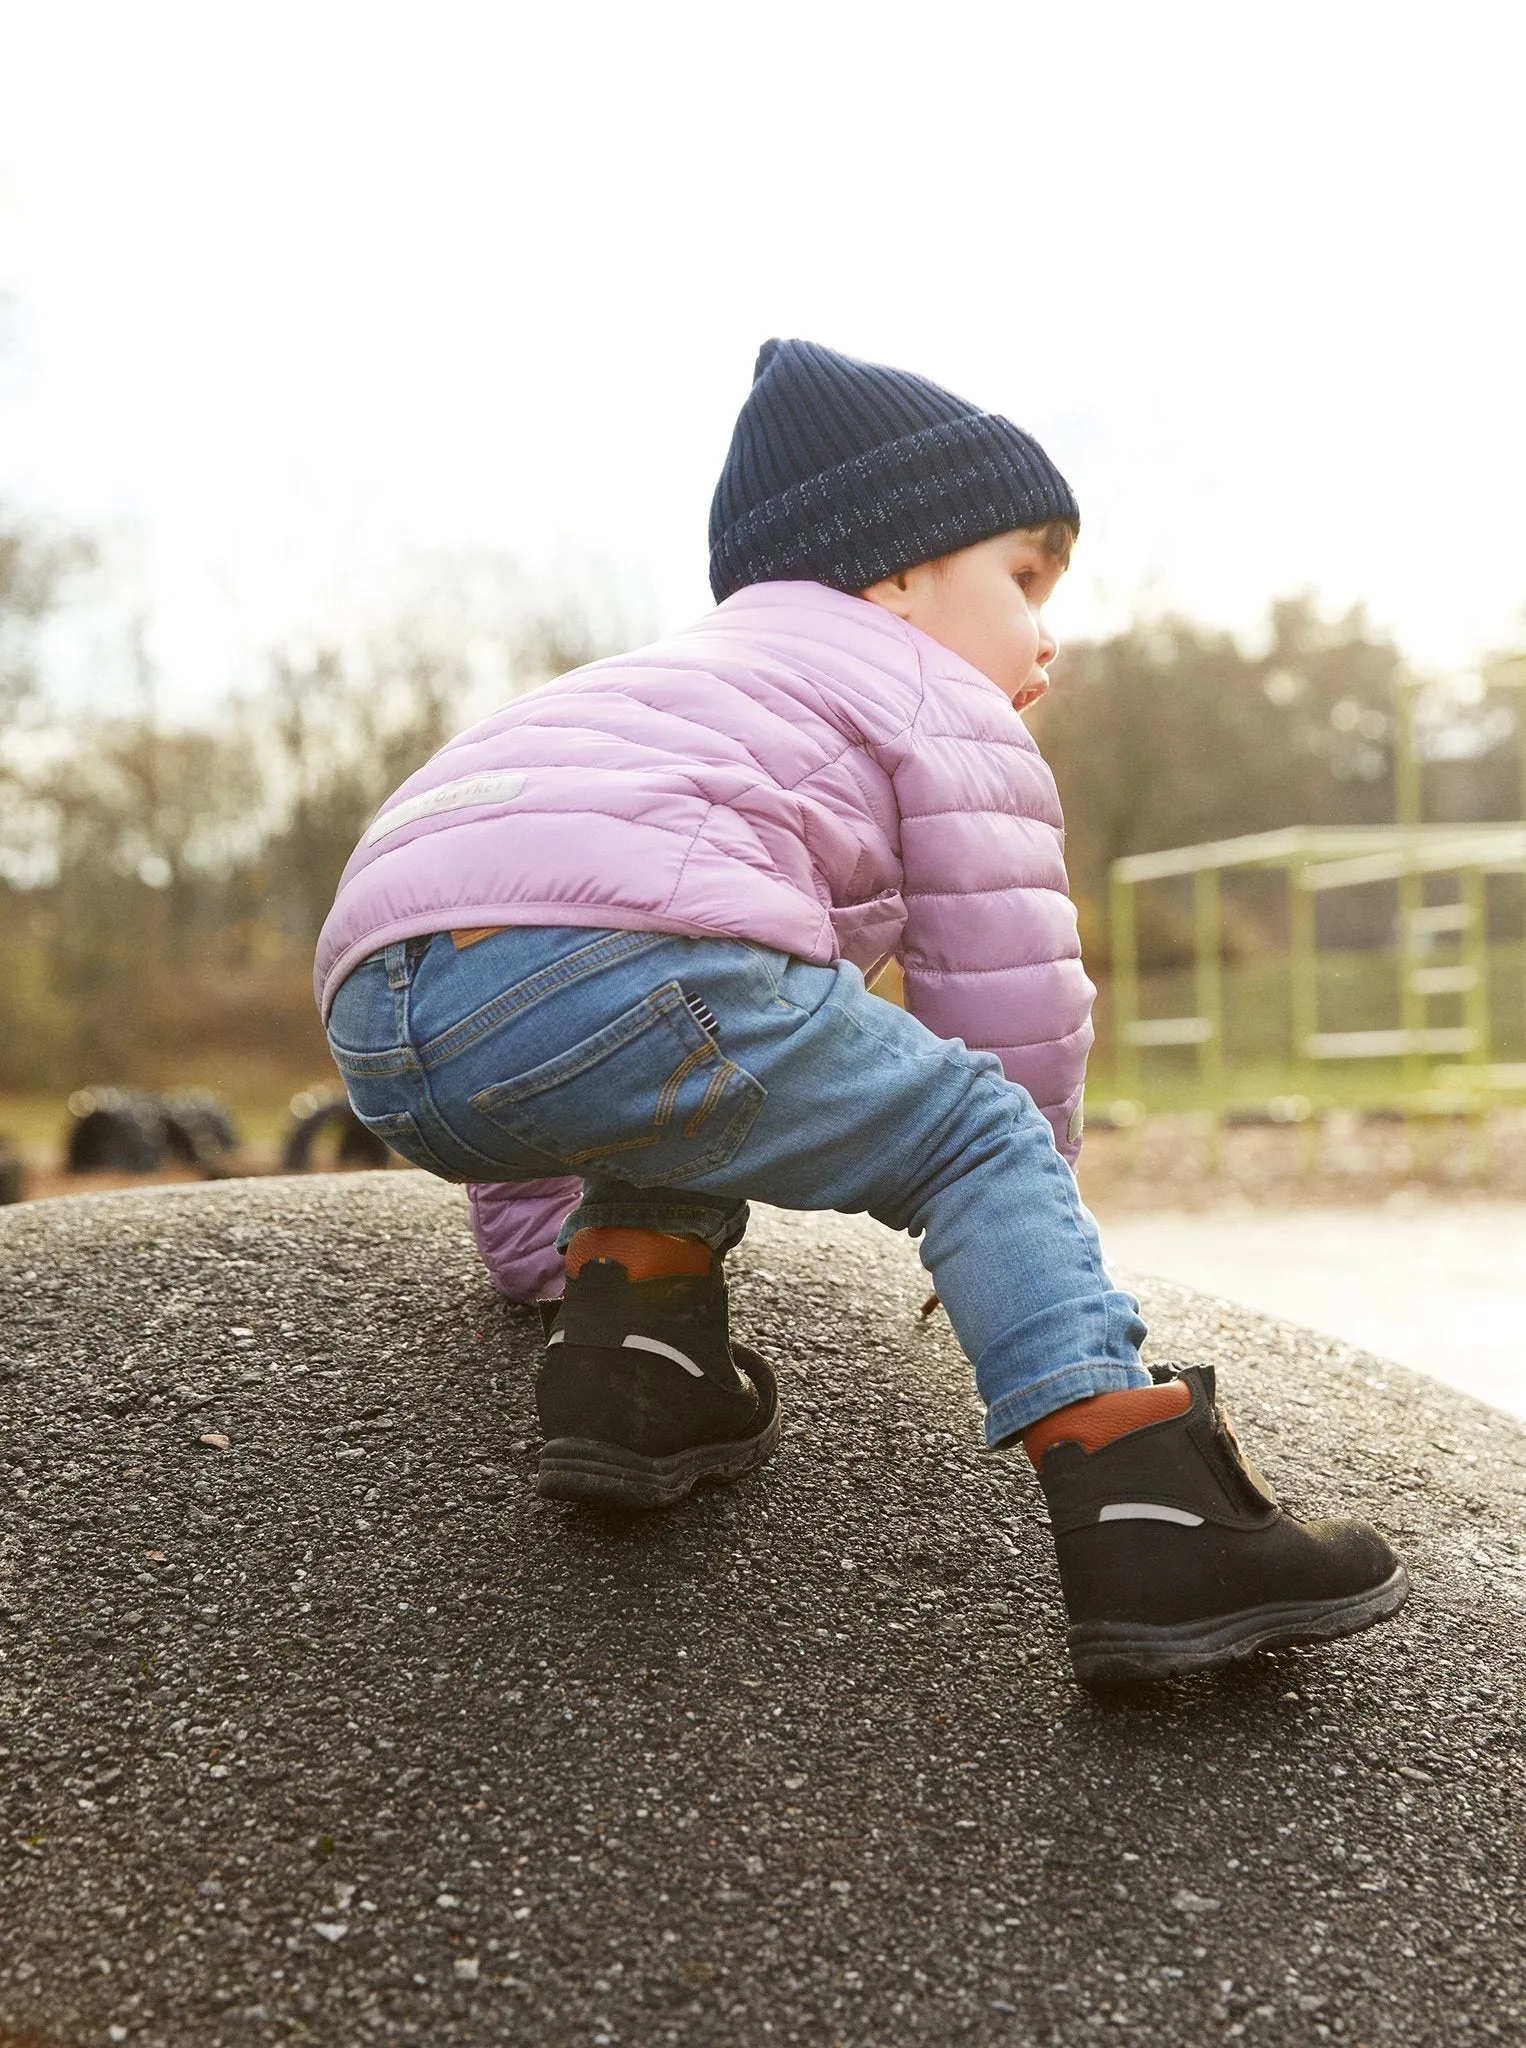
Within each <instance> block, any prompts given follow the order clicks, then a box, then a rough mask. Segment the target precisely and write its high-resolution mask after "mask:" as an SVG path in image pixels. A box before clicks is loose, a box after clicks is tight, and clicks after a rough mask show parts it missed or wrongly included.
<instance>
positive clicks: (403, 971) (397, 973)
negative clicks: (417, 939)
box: [382, 939, 414, 989]
mask: <svg viewBox="0 0 1526 2048" xmlns="http://www.w3.org/2000/svg"><path fill="white" fill-rule="evenodd" d="M382 958H383V960H385V962H386V963H387V986H388V988H390V989H399V988H406V987H407V986H408V984H409V982H410V981H412V979H413V966H414V961H413V955H412V954H411V952H410V950H409V947H408V942H407V941H406V939H396V940H394V941H393V943H392V944H391V945H390V946H388V948H387V950H386V951H385V953H383V955H382Z"/></svg>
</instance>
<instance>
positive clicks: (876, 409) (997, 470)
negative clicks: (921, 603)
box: [710, 340, 1081, 604]
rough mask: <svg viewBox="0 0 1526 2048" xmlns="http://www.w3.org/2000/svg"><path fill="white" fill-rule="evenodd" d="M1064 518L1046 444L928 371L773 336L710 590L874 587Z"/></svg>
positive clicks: (722, 487) (713, 544) (758, 377)
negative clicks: (801, 583)
mask: <svg viewBox="0 0 1526 2048" xmlns="http://www.w3.org/2000/svg"><path fill="white" fill-rule="evenodd" d="M1052 519H1061V520H1063V521H1064V522H1065V524H1066V525H1067V526H1069V527H1071V528H1073V529H1074V530H1075V531H1077V532H1079V530H1080V525H1081V514H1080V512H1079V510H1078V509H1077V506H1076V501H1075V497H1074V495H1073V493H1072V491H1071V488H1070V485H1069V484H1068V483H1066V481H1065V479H1064V477H1062V476H1061V475H1060V472H1059V471H1058V470H1057V469H1056V468H1055V466H1054V464H1053V463H1052V462H1051V461H1050V460H1049V457H1048V456H1047V455H1046V454H1045V453H1044V451H1043V449H1042V448H1041V447H1040V446H1039V444H1038V442H1037V441H1035V440H1034V439H1033V437H1032V436H1031V435H1030V434H1025V433H1024V432H1023V430H1022V428H1021V427H1015V426H1013V424H1012V422H1011V421H1010V420H1006V419H1003V418H1002V417H1001V415H1000V414H999V413H994V412H980V411H978V410H977V408H976V407H975V406H973V405H969V404H967V403H966V402H965V400H964V399H962V398H955V397H954V396H953V394H952V393H951V392H948V391H943V390H940V388H939V387H938V386H937V385H936V384H930V383H929V382H928V381H927V379H926V378H925V377H914V376H912V375H911V373H910V372H909V371H906V370H891V369H887V368H886V367H885V366H884V365H883V364H881V363H861V362H859V361H857V360H856V358H854V357H853V356H844V355H839V354H838V352H837V350H836V349H832V348H823V347H821V345H820V344H819V343H817V342H814V341H777V340H776V341H765V342H764V344H763V346H762V348H761V349H760V350H759V352H758V362H757V368H756V369H755V370H754V371H753V385H752V390H751V392H750V393H749V394H748V398H747V403H746V404H745V405H744V406H743V407H742V410H741V412H740V414H739V415H738V417H737V423H736V430H735V432H734V433H733V434H732V437H731V447H730V449H729V450H728V451H727V455H726V465H725V468H724V469H722V471H721V480H720V482H719V483H718V484H717V485H716V487H715V497H714V499H713V501H712V503H711V506H710V588H711V589H712V590H713V591H714V593H715V598H716V602H717V603H718V604H719V603H721V602H722V601H723V600H724V599H725V598H728V597H730V596H731V595H732V593H733V592H734V591H737V590H742V589H744V588H745V587H746V586H747V585H748V584H749V583H768V582H772V581H774V580H776V579H780V580H783V579H792V578H800V579H802V580H805V581H809V582H813V583H827V584H830V585H831V586H832V588H833V589H835V590H865V589H867V588H868V586H869V585H870V584H871V583H878V582H879V580H880V579H881V577H884V576H894V575H895V574H896V573H897V572H898V571H899V570H901V569H910V568H912V567H913V566H914V565H915V564H916V563H918V562H929V561H931V560H932V559H933V558H934V556H936V555H947V554H951V553H952V552H953V551H954V549H955V548H965V547H969V546H971V545H972V544H973V543H974V542H975V541H978V540H988V539H989V538H990V537H991V536H992V535H993V534H997V533H1008V532H1010V531H1011V530H1012V528H1013V527H1017V526H1046V525H1048V523H1049V521H1050V520H1052Z"/></svg>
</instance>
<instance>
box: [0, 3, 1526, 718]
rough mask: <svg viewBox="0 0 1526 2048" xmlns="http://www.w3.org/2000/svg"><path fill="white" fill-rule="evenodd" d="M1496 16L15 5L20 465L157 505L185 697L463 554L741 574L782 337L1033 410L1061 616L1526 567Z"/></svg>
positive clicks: (7, 139)
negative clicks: (772, 339)
mask: <svg viewBox="0 0 1526 2048" xmlns="http://www.w3.org/2000/svg"><path fill="white" fill-rule="evenodd" d="M1518 18H1519V10H1518V9H1516V8H1513V7H1508V6H1505V5H1503V4H1500V0H1482V4H1479V0H1453V4H1451V5H1449V6H1448V7H1446V8H1444V9H1438V8H1436V7H1434V6H1433V5H1415V4H1410V0H1381V4H1367V0H1318V4H1315V5H1308V4H1304V0H1282V4H1278V5H1275V6H1272V5H1267V4H1264V0H1247V4H1241V5H1235V4H1226V0H1212V4H1208V5H1198V4H1191V0H1160V4H1157V5H1152V6H1149V7H1145V6H1141V5H1139V4H1137V0H1122V4H1114V0H1064V4H1058V0H1048V4H1046V5H1044V6H1042V7H1035V6H1028V5H1025V4H1021V0H1003V4H999V5H994V6H989V7H987V6H979V5H963V4H960V0H943V4H940V5H936V6H934V5H929V4H923V5H919V6H908V5H904V4H900V0H872V4H858V0H852V4H845V0H807V4H799V0H771V4H770V5H768V6H766V7H759V6H746V7H742V6H732V5H728V4H726V0H696V4H690V0H649V4H646V5H642V6H632V5H630V4H629V0H622V4H613V5H610V4H602V0H600V4H591V5H590V4H581V5H580V4H576V0H556V4H546V5H536V6H533V7H529V6H523V5H515V4H513V0H480V4H466V0H456V4H452V0H431V4H430V5H429V6H427V7H425V6H420V5H417V4H414V5H411V6H408V7H402V6H397V5H389V4H386V0H363V4H360V0H300V4H298V5H288V4H285V0H261V4H260V5H258V6H254V5H250V4H247V0H218V4H216V5H212V6H208V5H207V4H206V0H196V4H191V5H166V4H156V0H134V4H133V5H131V6H123V5H121V4H119V0H98V4H89V0H48V4H46V5H38V4H36V0H0V52H3V56H0V289H8V290H9V291H10V293H11V295H12V297H13V301H14V306H13V323H12V324H13V326H14V328H15V330H16V339H17V343H18V347H17V350H16V351H15V352H14V354H13V359H12V361H11V364H10V366H9V368H8V370H7V371H6V375H5V382H4V403H3V404H0V498H9V499H12V500H22V501H24V502H29V503H31V504H34V505H42V506H46V507H49V508H52V509H54V510H57V511H60V512H62V513H64V514H66V515H70V516H75V517H81V518H85V519H91V520H102V521H108V522H110V523H111V524H112V525H113V526H115V527H118V528H123V527H125V528H128V529H131V530H133V531H135V532H136V533H137V534H138V535H139V536H140V544H139V545H140V552H141V556H142V560H143V564H144V567H143V574H144V578H145V582H146V586H147V593H148V598H149V602H150V607H151V617H152V638H153V644H154V647H155V649H156V651H157V653H158V654H159V656H160V658H161V660H162V661H163V663H164V664H165V667H166V670H167V673H168V678H169V682H170V685H171V695H172V697H173V699H174V701H175V702H177V703H179V704H182V705H184V706H185V707H186V708H188V709H189V708H192V707H193V706H195V705H196V704H198V703H205V702H208V701H210V699H211V698H213V697H214V696H215V695H216V694H217V693H218V692H219V691H220V690H222V689H223V688H225V687H226V686H227V685H228V683H229V682H230V681H231V680H234V679H235V676H236V673H237V670H238V667H239V663H240V660H241V659H245V660H246V659H247V654H244V655H242V656H241V653H240V650H241V649H244V650H247V648H248V647H249V646H250V645H251V644H253V643H255V642H257V641H258V640H260V639H261V638H263V637H268V636H269V635H272V634H276V633H280V632H282V631H285V630H289V629H291V628H292V627H293V626H294V625H296V624H298V623H300V622H301V621H303V620H310V619H311V618H312V617H313V616H314V615H315V613H316V612H317V611H318V610H319V609H320V608H321V606H322V605H323V604H324V603H325V602H326V601H327V600H328V598H329V596H330V595H331V594H332V593H333V592H334V591H335V590H336V589H338V588H340V587H341V586H344V585H345V584H347V583H350V584H353V583H354V581H355V579H357V578H360V579H365V578H368V577H370V578H374V577H375V576H376V575H377V573H378V571H379V570H380V569H382V568H383V567H384V565H386V564H388V563H390V562H392V561H393V560H395V559H396V557H397V555H398V553H399V551H400V550H403V549H406V548H408V547H410V546H414V545H423V546H436V545H443V546H448V547H455V546H468V547H478V546H488V547H497V546H501V547H507V548H511V549H516V550H524V551H530V552H531V553H533V554H535V555H537V556H540V555H544V554H547V553H549V552H550V551H553V550H555V549H556V548H558V547H566V546H570V547H572V548H573V549H575V550H577V551H578V552H580V553H588V554H592V555H595V556H604V557H608V558H610V559H612V560H615V561H618V562H620V563H622V564H626V565H629V566H630V567H631V568H632V569H633V570H634V571H635V572H637V574H638V575H640V576H642V577H644V578H645V580H646V581H647V582H648V584H649V585H650V587H651V590H652V593H653V610H654V612H655V622H656V623H657V624H659V625H667V624H676V623H678V622H679V621H681V620H682V619H683V618H685V617H686V616H688V615H690V614H692V613H693V612H695V611H697V610H699V609H701V608H702V607H703V606H704V605H705V604H706V603H707V602H708V595H707V589H706V584H705V520H706V514H707V510H708V505H709V498H710V492H711V489H712V487H713V483H714V478H715V474H716V471H717V468H718V466H719V463H720V460H721V457H722V455H723V452H724V450H725V446H726V442H727V438H728V435H729V432H730V428H731V422H732V419H733V418H734V416H735V412H736V408H737V406H738V405H739V404H740V402H741V400H742V398H743V396H744V394H745V392H746V389H747V384H748V381H749V378H750V374H751V368H752V361H753V356H754V353H755V351H756V348H757V345H758V343H759V341H760V340H762V339H763V338H764V337H765V336H767V335H769V334H776V333H783V334H804V335H808V336H811V337H812V338H814V339H817V340H821V341H826V342H830V343H832V344H833V345H834V346H837V347H840V348H844V349H847V350H849V351H851V352H853V353H855V354H859V355H868V356H872V357H877V358H880V359H882V360H885V361H889V362H894V363H898V364H901V365H904V366H907V367H910V368H913V369H916V370H920V371H922V372H924V373H925V374H927V375H929V376H932V377H934V378H935V379H937V380H938V381H939V382H940V383H943V384H946V385H948V386H950V387H951V388H952V389H954V390H956V391H958V392H961V393H963V394H964V395H966V396H968V397H971V398H973V399H975V400H977V401H978V402H980V403H982V404H984V405H987V406H989V407H991V408H993V409H996V410H1000V411H1004V412H1007V413H1009V414H1010V415H1011V416H1012V417H1013V418H1015V419H1017V420H1018V421H1019V422H1021V423H1022V424H1023V425H1025V426H1027V427H1028V428H1030V429H1031V430H1033V431H1034V432H1036V433H1037V434H1038V435H1039V436H1040V438H1041V439H1042V440H1043V441H1044V443H1045V444H1046V446H1047V447H1048V448H1049V449H1050V451H1051V453H1052V454H1053V455H1054V456H1055V458H1056V460H1057V461H1058V462H1059V464H1060V466H1061V467H1062V468H1063V469H1064V470H1065V471H1066V472H1067V474H1068V475H1069V476H1070V478H1071V480H1072V482H1073V483H1074V484H1075V486H1076V489H1077V492H1078V495H1079V497H1080V500H1081V505H1082V511H1083V515H1084V522H1085V532H1084V536H1083V543H1082V548H1081V550H1080V552H1079V554H1078V557H1077V565H1076V569H1075V571H1074V573H1073V575H1072V578H1071V579H1070V587H1069V588H1068V589H1067V590H1065V591H1064V592H1062V594H1061V597H1060V599H1059V600H1058V601H1057V605H1056V607H1055V609H1054V612H1053V622H1054V623H1055V625H1056V626H1057V628H1058V629H1059V632H1060V634H1061V637H1062V638H1063V637H1064V636H1065V634H1066V633H1067V632H1069V633H1072V634H1074V633H1081V632H1086V631H1089V630H1095V629H1097V628H1098V627H1099V626H1102V625H1105V624H1107V623H1110V622H1112V621H1115V620H1117V619H1119V618H1121V617H1123V616H1125V615H1126V614H1127V612H1128V610H1129V608H1130V607H1131V606H1132V605H1133V604H1134V603H1135V601H1136V599H1137V598H1138V596H1139V594H1140V593H1141V592H1142V591H1145V590H1149V591H1150V592H1151V593H1152V597H1151V602H1152V603H1159V602H1161V601H1162V600H1163V599H1164V600H1167V601H1171V602H1175V603H1179V604H1181V605H1182V606H1185V607H1187V608H1188V609H1190V610H1192V611H1194V612H1196V613H1198V614H1199V615H1201V616H1203V617H1206V618H1209V619H1213V620H1219V621H1223V622H1226V623H1228V624H1230V625H1233V626H1235V627H1236V628H1239V629H1250V628H1252V627H1253V626H1254V624H1255V622H1256V621H1257V619H1258V618H1259V617H1260V616H1261V614H1262V611H1263V608H1264V606H1265V603H1266V600H1267V599H1268V598H1269V597H1271V596H1272V595H1274V594H1277V593H1281V592H1285V591H1287V590H1290V589H1293V588H1297V587H1301V586H1310V585H1312V586H1313V587H1315V588H1317V589H1318V590H1319V591H1320V592H1321V593H1322V594H1323V595H1324V597H1325V598H1326V600H1327V601H1329V602H1330V603H1332V604H1335V603H1345V602H1347V601H1350V600H1352V599H1356V598H1362V599H1365V600H1367V601H1368V602H1369V604H1370V606H1371V608H1372V610H1373V613H1374V615H1375V616H1376V617H1377V619H1378V620H1379V621H1380V622H1382V623H1384V624H1387V625H1389V626H1391V627H1392V628H1393V630H1394V631H1396V632H1397V633H1398V634H1399V636H1400V637H1401V639H1402V640H1403V641H1404V643H1405V644H1406V645H1407V646H1408V648H1409V649H1410V651H1411V652H1412V654H1413V655H1414V656H1415V657H1417V658H1418V659H1420V660H1421V661H1422V662H1424V663H1429V664H1439V665H1445V664H1457V663H1463V662H1466V661H1467V660H1468V659H1469V658H1470V657H1471V656H1474V655H1476V654H1477V653H1478V652H1479V651H1481V650H1482V649H1484V648H1486V647H1487V646H1489V645H1491V644H1498V643H1499V642H1500V641H1502V640H1504V639H1506V638H1512V637H1518V636H1519V633H1520V626H1519V620H1520V614H1521V607H1522V605H1523V602H1526V511H1523V480H1526V374H1523V369H1522V365H1523V362H1526V340H1523V332H1526V329H1523V317H1522V316H1523V312H1526V303H1523V301H1526V285H1523V267H1526V265H1523V251H1526V236H1523V230H1522V218H1523V200H1526V190H1523V187H1526V172H1523V157H1522V152H1521V115H1520V108H1519V80H1520V77H1521V75H1522V72H1521V61H1520V60H1521V57H1522V54H1523V51H1522V47H1521V31H1520V30H1519V29H1518V28H1517V27H1516V26H1515V23H1516V21H1517V20H1518Z"/></svg>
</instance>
